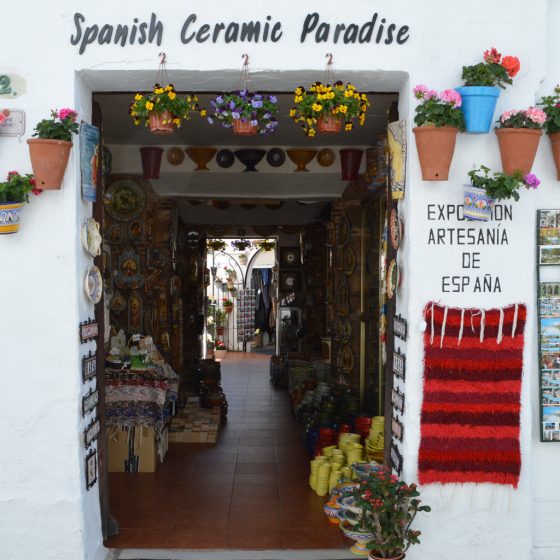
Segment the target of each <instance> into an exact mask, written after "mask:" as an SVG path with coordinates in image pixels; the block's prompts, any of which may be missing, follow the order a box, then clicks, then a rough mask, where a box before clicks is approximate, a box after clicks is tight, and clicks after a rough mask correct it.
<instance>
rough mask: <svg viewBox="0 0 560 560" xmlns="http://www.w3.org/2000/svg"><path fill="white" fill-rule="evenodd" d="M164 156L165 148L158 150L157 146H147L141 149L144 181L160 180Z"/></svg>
mask: <svg viewBox="0 0 560 560" xmlns="http://www.w3.org/2000/svg"><path fill="white" fill-rule="evenodd" d="M162 154H163V148H157V147H155V146H145V147H144V148H140V157H141V158H142V173H143V177H144V179H159V170H160V167H161V156H162Z"/></svg>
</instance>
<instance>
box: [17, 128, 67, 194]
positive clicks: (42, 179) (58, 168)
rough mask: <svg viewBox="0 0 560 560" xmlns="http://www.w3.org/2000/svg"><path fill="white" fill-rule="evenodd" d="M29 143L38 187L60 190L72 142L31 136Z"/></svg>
mask: <svg viewBox="0 0 560 560" xmlns="http://www.w3.org/2000/svg"><path fill="white" fill-rule="evenodd" d="M27 144H28V145H29V155H30V157H31V166H32V167H33V175H35V181H36V182H37V188H38V189H43V190H59V189H60V187H61V186H62V179H63V178H64V172H65V171H66V166H67V165H68V157H69V156H70V148H72V142H67V141H66V140H49V139H46V138H30V139H29V140H28V141H27Z"/></svg>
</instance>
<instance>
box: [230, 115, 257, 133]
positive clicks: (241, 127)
mask: <svg viewBox="0 0 560 560" xmlns="http://www.w3.org/2000/svg"><path fill="white" fill-rule="evenodd" d="M233 133H234V134H236V135H237V136H254V135H255V134H256V133H257V127H256V126H253V125H252V124H251V121H242V120H241V119H236V120H234V121H233Z"/></svg>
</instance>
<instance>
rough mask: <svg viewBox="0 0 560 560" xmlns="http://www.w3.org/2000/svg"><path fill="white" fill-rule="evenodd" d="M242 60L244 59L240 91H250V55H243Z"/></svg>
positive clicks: (240, 77)
mask: <svg viewBox="0 0 560 560" xmlns="http://www.w3.org/2000/svg"><path fill="white" fill-rule="evenodd" d="M241 58H242V59H243V66H242V67H241V75H240V76H239V89H240V90H245V91H249V82H250V81H251V78H250V77H249V55H248V54H242V55H241ZM241 86H243V87H241Z"/></svg>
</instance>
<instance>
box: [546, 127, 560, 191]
mask: <svg viewBox="0 0 560 560" xmlns="http://www.w3.org/2000/svg"><path fill="white" fill-rule="evenodd" d="M548 137H549V138H550V147H551V148H552V157H553V158H554V163H555V164H556V176H557V178H558V180H559V181H560V132H555V133H553V134H549V135H548Z"/></svg>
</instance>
